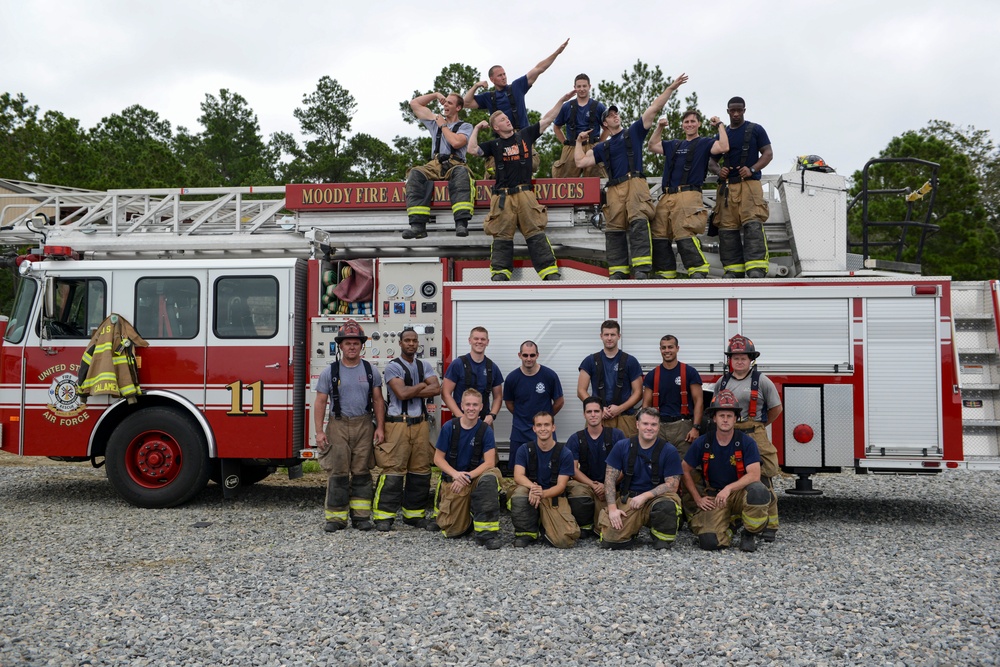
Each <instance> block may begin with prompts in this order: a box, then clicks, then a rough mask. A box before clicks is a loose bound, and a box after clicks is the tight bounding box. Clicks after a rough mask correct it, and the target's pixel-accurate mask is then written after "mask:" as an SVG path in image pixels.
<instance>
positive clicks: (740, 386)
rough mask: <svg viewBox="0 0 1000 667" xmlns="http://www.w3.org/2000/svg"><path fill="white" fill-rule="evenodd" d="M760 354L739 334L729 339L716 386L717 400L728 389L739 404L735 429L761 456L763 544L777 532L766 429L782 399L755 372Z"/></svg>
mask: <svg viewBox="0 0 1000 667" xmlns="http://www.w3.org/2000/svg"><path fill="white" fill-rule="evenodd" d="M759 356H760V352H758V351H757V348H756V347H754V344H753V341H752V340H750V339H749V338H746V337H745V336H741V335H739V334H737V335H735V336H733V337H732V338H730V339H729V344H728V345H727V346H726V357H727V358H728V359H729V367H728V368H727V369H725V371H723V374H722V377H721V378H719V381H718V382H716V383H715V390H714V393H715V395H716V396H717V395H718V394H719V392H721V391H722V390H723V389H728V390H729V391H731V392H732V393H733V394H734V395H735V396H736V400H738V401H739V403H740V408H741V410H742V415H743V418H742V419H740V420H739V421H737V422H736V429H737V430H738V431H741V432H742V433H746V434H747V435H749V436H751V437H752V438H753V439H754V442H756V444H757V449H758V451H759V452H760V459H761V464H760V481H761V482H762V483H763V484H764V485H765V486H766V487H768V488H769V489H772V493H771V504H770V506H769V507H768V511H767V527H766V528H765V529H764V531H763V533H762V534H761V537H762V538H763V539H764V541H765V542H773V541H774V538H775V535H776V533H777V531H778V497H777V496H776V495H775V494H774V493H773V488H774V485H773V481H772V478H773V477H775V476H777V475H778V473H779V472H781V468H780V467H779V466H778V450H777V449H776V448H775V446H774V445H773V444H771V439H770V438H769V437H768V436H767V428H766V427H767V425H768V424H771V423H773V422H774V420H775V419H777V418H778V415H780V414H781V410H782V406H781V397H780V396H778V390H777V388H775V386H774V383H773V382H772V381H771V380H770V378H768V377H767V376H766V375H764V374H763V373H761V372H760V369H759V368H757V361H756V360H757V357H759Z"/></svg>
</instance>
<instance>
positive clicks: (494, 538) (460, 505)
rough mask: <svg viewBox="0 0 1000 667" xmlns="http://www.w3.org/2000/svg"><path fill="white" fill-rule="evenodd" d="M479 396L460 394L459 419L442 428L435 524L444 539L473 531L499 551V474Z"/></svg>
mask: <svg viewBox="0 0 1000 667" xmlns="http://www.w3.org/2000/svg"><path fill="white" fill-rule="evenodd" d="M482 403H483V397H482V395H481V394H480V393H479V392H478V391H476V390H475V389H466V390H465V392H463V394H462V412H461V416H459V417H454V418H452V419H451V421H449V422H447V423H445V424H444V426H442V427H441V433H440V434H439V435H438V439H437V446H436V449H435V452H434V465H436V466H437V467H438V468H440V469H441V481H439V482H438V490H437V493H436V494H435V507H434V512H435V515H436V517H435V518H436V524H437V525H438V526H439V527H440V529H441V532H442V533H443V534H444V536H445V537H459V536H461V535H465V534H466V533H468V532H469V528H470V527H471V528H473V529H474V530H475V533H476V541H477V542H478V543H479V544H481V545H483V546H484V547H486V548H487V549H490V550H493V549H499V548H500V540H499V537H498V536H499V532H500V497H499V488H500V487H499V484H500V471H499V470H498V469H497V467H496V463H497V456H496V454H497V450H496V442H495V440H494V438H493V429H491V428H489V427H488V426H487V425H486V423H485V422H484V421H483V420H482V419H480V417H479V411H480V409H481V408H482Z"/></svg>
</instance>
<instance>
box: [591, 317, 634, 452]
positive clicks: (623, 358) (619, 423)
mask: <svg viewBox="0 0 1000 667" xmlns="http://www.w3.org/2000/svg"><path fill="white" fill-rule="evenodd" d="M620 340H621V325H620V324H618V322H617V321H616V320H604V322H602V323H601V342H603V343H604V348H603V349H602V350H601V351H600V352H595V353H594V354H592V355H588V356H586V357H584V359H583V361H581V362H580V377H579V378H578V379H577V382H576V396H577V398H579V399H580V400H581V401H582V400H584V399H585V398H587V397H588V396H597V397H598V398H600V399H601V400H602V401H604V425H605V426H611V427H612V428H617V429H619V430H621V432H622V433H624V434H625V435H626V436H627V437H631V436H633V435H635V434H636V428H635V418H634V417H632V415H633V414H635V406H636V405H638V404H639V402H640V401H641V400H642V366H640V365H639V362H638V360H636V358H635V357H633V356H632V355H630V354H626V353H625V352H624V351H623V350H620V349H618V341H620Z"/></svg>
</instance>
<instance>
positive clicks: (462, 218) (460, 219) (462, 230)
mask: <svg viewBox="0 0 1000 667" xmlns="http://www.w3.org/2000/svg"><path fill="white" fill-rule="evenodd" d="M469 220H472V214H471V213H468V212H467V211H460V212H458V213H456V214H455V236H458V237H461V238H465V237H466V236H468V235H469Z"/></svg>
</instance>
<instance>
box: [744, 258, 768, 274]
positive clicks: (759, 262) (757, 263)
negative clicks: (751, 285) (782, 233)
mask: <svg viewBox="0 0 1000 667" xmlns="http://www.w3.org/2000/svg"><path fill="white" fill-rule="evenodd" d="M770 265H771V264H770V262H768V261H767V260H766V259H752V260H750V261H749V262H747V263H746V267H747V270H748V271H749V270H750V269H764V270H765V271H767V269H768V268H769V267H770Z"/></svg>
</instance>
